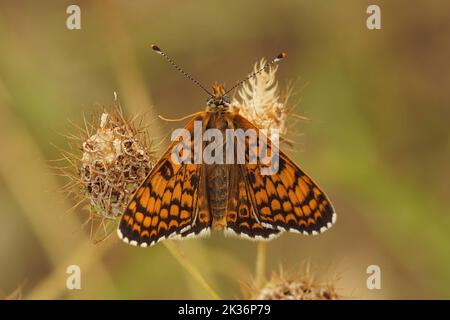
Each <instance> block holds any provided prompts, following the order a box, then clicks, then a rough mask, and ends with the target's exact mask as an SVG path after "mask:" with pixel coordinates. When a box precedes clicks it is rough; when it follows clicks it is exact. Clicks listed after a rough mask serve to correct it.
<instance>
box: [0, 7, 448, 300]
mask: <svg viewBox="0 0 450 320" xmlns="http://www.w3.org/2000/svg"><path fill="white" fill-rule="evenodd" d="M70 4H78V5H79V6H80V7H81V21H82V22H81V23H82V24H81V27H82V28H81V30H68V29H67V28H66V18H67V16H68V15H67V14H66V8H67V6H68V5H70ZM369 4H378V5H379V6H380V7H381V10H382V11H381V14H382V16H381V17H382V29H381V30H374V31H371V30H368V29H367V28H366V18H367V14H366V8H367V6H368V5H369ZM449 33H450V5H449V4H448V2H447V1H445V0H439V1H437V0H432V1H421V2H414V4H412V3H411V2H410V1H406V0H403V1H360V0H353V1H337V0H335V1H320V2H319V1H313V0H308V1H300V0H299V1H287V0H281V1H276V2H275V1H256V0H251V1H226V2H223V1H221V2H219V1H162V0H161V1H76V2H72V1H70V2H69V1H46V2H43V1H40V2H39V3H36V2H35V1H20V2H12V1H11V2H3V1H2V2H1V4H0V217H1V223H0V292H1V294H2V296H3V297H5V296H8V295H9V294H11V293H12V292H14V291H16V292H18V291H19V292H20V296H21V297H23V298H27V299H38V298H44V299H56V298H87V299H91V298H92V299H100V298H126V299H131V298H149V299H169V298H193V299H196V298H211V295H210V293H209V292H208V291H207V290H205V289H204V287H203V286H201V285H200V284H199V282H198V281H197V280H196V279H195V277H193V275H192V273H190V272H187V271H186V268H184V267H183V266H182V265H181V264H180V263H179V261H178V260H177V259H175V258H174V256H173V255H172V254H171V253H170V251H169V250H168V249H167V247H166V246H164V245H162V244H158V245H156V246H154V247H152V248H150V249H139V248H133V247H130V246H127V245H124V244H122V243H121V242H119V240H118V239H117V237H116V236H115V235H113V236H111V237H110V238H108V239H107V240H105V241H103V242H101V243H99V244H96V245H94V244H93V243H92V241H91V240H90V239H89V230H87V229H86V228H84V229H83V228H82V226H81V225H82V222H83V218H82V214H81V213H80V212H78V210H75V212H72V213H70V214H65V213H66V212H68V210H69V209H70V208H71V207H72V206H73V205H74V204H75V203H74V201H73V200H71V199H70V198H68V199H67V198H66V197H65V195H64V194H61V193H60V192H58V190H59V189H60V188H61V187H62V186H63V185H64V183H65V181H64V179H61V178H59V177H58V176H56V175H55V172H54V170H53V169H52V168H51V163H49V160H51V159H56V158H59V156H60V155H59V151H58V150H57V148H56V147H55V146H57V147H59V148H63V149H64V148H66V146H67V141H66V140H65V138H64V137H63V136H62V135H61V133H64V132H67V130H68V129H69V130H70V128H71V126H70V124H69V120H70V121H72V122H74V123H78V124H82V118H83V113H84V114H86V115H90V114H92V113H94V112H97V113H98V111H99V108H100V109H101V107H99V106H108V105H110V104H111V103H112V101H113V92H114V91H117V93H118V95H119V99H120V101H121V103H122V106H123V107H124V108H125V110H126V112H127V113H128V114H130V115H133V114H136V113H146V114H147V115H148V117H147V119H148V121H149V123H151V125H150V127H149V131H150V134H151V136H152V138H153V139H154V140H155V141H157V142H160V141H161V140H162V139H163V138H164V137H165V136H166V135H167V134H168V133H170V129H171V128H172V127H173V126H169V125H168V124H167V123H164V122H163V121H160V120H157V119H156V117H157V115H158V114H162V115H164V116H166V117H180V116H184V115H187V114H189V113H192V112H196V111H199V110H202V109H203V108H204V102H205V98H206V97H205V96H204V94H203V92H202V91H200V90H199V89H198V88H197V87H195V86H194V85H193V84H191V83H190V82H189V81H186V80H185V79H184V78H183V77H182V76H181V75H180V74H178V73H176V72H175V71H174V70H172V69H171V67H170V66H169V65H168V64H167V63H166V62H164V61H163V60H162V59H161V58H160V57H159V56H157V55H155V54H154V53H153V52H152V51H151V50H150V49H149V43H157V44H158V45H160V47H161V48H163V49H165V50H166V51H167V52H168V53H169V54H170V55H171V56H172V57H174V58H175V59H176V61H177V62H178V63H179V64H180V65H182V66H183V67H184V68H185V69H186V70H188V71H189V72H191V73H192V74H193V75H194V76H195V77H196V78H198V79H199V80H200V81H201V82H202V83H204V84H207V85H209V84H210V83H212V82H214V81H223V82H225V83H227V84H229V85H230V84H232V83H234V82H235V81H236V80H238V79H240V78H242V77H243V76H245V75H246V74H248V72H249V71H250V70H251V69H252V67H253V64H254V63H255V62H256V61H258V60H259V59H260V58H262V57H268V58H271V57H272V56H274V55H275V54H277V53H278V52H279V51H282V50H284V51H286V52H287V53H288V59H286V60H285V61H284V62H283V63H282V64H281V65H280V68H279V72H278V79H279V80H280V86H281V87H283V86H285V85H286V84H287V83H288V82H289V81H291V80H294V81H295V86H296V87H295V89H296V91H297V93H298V94H299V95H298V97H299V98H301V102H300V103H299V105H298V106H297V109H296V112H297V113H299V114H302V115H305V116H307V117H308V118H310V119H311V121H308V122H301V123H300V124H299V125H298V128H296V129H297V130H298V131H301V132H303V133H304V135H303V136H298V137H297V136H296V137H293V138H294V139H295V140H296V141H297V143H296V145H295V146H296V147H295V149H296V151H295V152H291V153H290V155H291V156H292V158H293V159H295V160H296V162H297V163H299V164H300V165H301V166H302V167H303V168H304V169H305V170H306V171H307V172H308V173H310V174H311V175H312V176H313V178H314V179H315V180H317V181H319V183H320V185H321V186H322V187H323V188H324V189H325V190H326V191H327V193H328V194H329V196H330V197H331V199H332V200H333V202H334V205H335V207H336V208H337V212H338V214H339V216H338V222H337V224H336V225H335V226H334V227H333V228H332V229H331V230H330V231H328V232H326V233H325V234H323V235H321V236H319V237H313V238H306V237H302V236H299V235H295V234H293V235H291V234H285V235H283V236H282V237H280V238H278V239H276V240H274V241H272V242H270V243H269V244H268V247H267V263H266V274H267V275H270V273H271V272H272V271H276V270H278V269H279V267H280V265H281V266H282V267H283V269H286V270H293V271H294V272H301V271H299V270H300V268H301V267H300V266H301V265H302V264H304V263H305V261H309V263H310V265H311V270H312V271H313V272H315V273H316V274H317V275H318V277H321V278H324V279H325V280H327V279H335V277H336V275H338V276H339V278H340V280H339V281H338V282H337V283H336V286H337V287H338V289H339V290H340V292H341V293H342V294H344V295H345V296H346V297H349V298H367V299H380V298H385V299H399V298H402V299H418V298H426V299H431V298H437V299H444V298H447V299H448V298H450V200H449V199H450V186H449V181H450V179H449V178H450V142H449V141H450V140H449V138H450V135H449V133H450V130H449V120H450V95H449V93H448V92H449V88H450V63H449V62H448V59H449V57H450V42H449ZM165 141H166V142H163V143H162V146H164V145H166V143H167V141H168V140H167V139H166V140H165ZM54 145H55V146H54ZM161 151H162V149H161V150H160V151H159V152H160V153H161ZM177 246H178V249H179V251H180V252H182V254H183V256H184V257H185V258H186V259H187V260H188V261H189V263H191V264H192V265H193V266H194V267H195V268H197V270H199V271H200V272H201V274H202V275H203V277H204V279H205V280H206V281H207V282H208V284H209V285H210V286H211V287H212V288H213V289H214V291H216V292H217V293H218V294H219V295H220V297H222V298H238V297H241V296H242V294H241V292H240V289H239V283H241V282H243V283H249V282H251V279H252V278H253V277H254V276H255V271H254V270H255V259H256V248H257V244H256V243H254V242H249V241H245V240H239V239H234V238H225V237H224V236H223V235H221V234H214V235H213V236H212V237H211V238H209V239H204V240H188V241H184V242H179V243H177ZM71 264H77V265H79V266H80V267H81V271H82V290H73V291H69V290H67V289H66V286H65V284H66V277H67V275H66V273H65V271H66V268H67V266H68V265H71ZM373 264H375V265H379V266H380V267H381V272H382V289H381V290H368V289H367V288H366V279H367V277H368V275H367V274H366V268H367V267H368V266H369V265H373Z"/></svg>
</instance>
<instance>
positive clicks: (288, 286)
mask: <svg viewBox="0 0 450 320" xmlns="http://www.w3.org/2000/svg"><path fill="white" fill-rule="evenodd" d="M339 298H340V295H338V293H337V292H336V288H335V287H334V285H333V284H332V283H320V282H318V281H317V280H315V279H314V278H313V277H312V276H311V275H309V274H306V275H304V276H299V277H295V278H292V279H289V278H287V277H285V276H284V275H283V273H282V272H280V273H279V274H277V273H274V274H273V275H272V277H271V279H270V281H269V282H267V283H266V284H265V286H264V287H263V288H262V289H261V290H260V291H259V292H258V293H257V295H256V299H259V300H336V299H339Z"/></svg>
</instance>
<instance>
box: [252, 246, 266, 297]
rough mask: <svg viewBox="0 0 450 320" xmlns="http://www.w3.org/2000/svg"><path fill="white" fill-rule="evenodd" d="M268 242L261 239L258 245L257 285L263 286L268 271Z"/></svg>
mask: <svg viewBox="0 0 450 320" xmlns="http://www.w3.org/2000/svg"><path fill="white" fill-rule="evenodd" d="M266 255H267V242H265V241H259V242H258V245H257V247H256V270H255V274H256V285H257V286H258V287H259V288H261V287H262V286H263V285H264V281H265V273H266Z"/></svg>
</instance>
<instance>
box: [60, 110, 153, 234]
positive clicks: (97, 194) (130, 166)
mask: <svg viewBox="0 0 450 320" xmlns="http://www.w3.org/2000/svg"><path fill="white" fill-rule="evenodd" d="M134 123H135V121H133V120H127V119H125V118H124V116H123V113H122V111H121V109H120V107H118V106H116V107H115V108H114V109H113V110H112V111H110V112H107V111H104V112H103V113H102V114H101V115H100V117H99V118H96V119H95V120H93V121H92V123H87V124H86V129H80V132H79V133H78V134H77V135H71V136H69V138H71V140H72V141H70V145H71V146H72V149H78V150H79V149H81V154H77V153H71V152H67V151H63V152H62V153H63V159H64V160H65V161H66V162H68V163H69V164H70V166H69V167H61V168H59V169H60V171H62V173H63V175H64V176H65V177H68V178H69V179H70V183H69V184H68V185H67V187H66V188H65V189H64V191H68V192H70V193H72V194H73V195H75V198H76V199H77V200H78V204H79V205H81V204H87V207H88V208H89V213H90V216H89V220H90V221H92V224H97V228H96V229H97V231H98V230H100V229H103V231H104V232H103V233H106V234H105V236H107V235H108V234H109V233H110V232H111V231H112V229H114V226H115V225H114V224H115V223H116V222H117V218H118V217H120V216H121V215H122V213H123V211H124V210H125V207H126V205H127V204H128V202H129V200H130V197H131V196H132V195H133V193H134V192H135V191H136V189H137V188H138V186H139V185H140V184H141V183H142V181H144V179H145V177H146V176H147V175H148V174H149V173H150V171H151V169H152V168H153V166H154V164H155V163H156V158H155V157H154V155H153V152H152V150H151V144H150V143H149V140H148V138H147V136H146V134H145V132H144V130H142V129H141V128H136V126H135V125H134ZM105 221H111V222H112V224H113V226H112V227H107V224H109V222H105ZM98 222H100V225H99V224H98ZM93 228H94V227H93ZM108 229H111V230H108ZM91 230H92V229H91ZM92 232H93V233H97V232H96V231H91V236H93V237H94V238H99V237H98V235H93V234H92ZM100 238H104V237H100Z"/></svg>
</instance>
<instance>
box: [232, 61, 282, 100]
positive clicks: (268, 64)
mask: <svg viewBox="0 0 450 320" xmlns="http://www.w3.org/2000/svg"><path fill="white" fill-rule="evenodd" d="M285 57H286V53H285V52H282V53H280V54H279V55H277V56H276V57H275V58H273V59H272V60H271V61H269V62H267V63H266V64H265V65H264V66H263V67H262V68H261V69H259V70H257V71H255V72H253V73H252V74H250V75H249V76H248V77H247V78H245V79H243V80H241V81H239V82H238V83H236V84H235V85H234V86H232V87H231V89H230V90H228V91H227V92H225V94H227V93H230V92H231V91H233V90H234V89H236V88H237V87H239V86H240V85H242V84H243V83H244V82H246V81H248V80H250V79H251V78H253V77H254V76H256V75H257V74H259V73H261V72H262V71H264V70H265V69H267V68H268V67H270V66H271V65H273V64H275V63H278V62H280V61H281V60H283V59H284V58H285Z"/></svg>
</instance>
